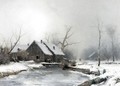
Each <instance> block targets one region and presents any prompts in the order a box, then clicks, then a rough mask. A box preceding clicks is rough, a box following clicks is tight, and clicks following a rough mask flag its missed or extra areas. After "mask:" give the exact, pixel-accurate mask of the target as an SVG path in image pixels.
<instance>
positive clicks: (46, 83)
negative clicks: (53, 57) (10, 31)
mask: <svg viewBox="0 0 120 86" xmlns="http://www.w3.org/2000/svg"><path fill="white" fill-rule="evenodd" d="M87 79H88V77H86V76H83V75H81V74H80V73H73V72H70V71H67V70H62V69H59V68H42V69H39V70H34V71H27V72H22V73H20V74H18V75H15V76H9V77H6V78H3V79H0V86H76V85H78V84H80V83H81V82H83V81H85V80H87Z"/></svg>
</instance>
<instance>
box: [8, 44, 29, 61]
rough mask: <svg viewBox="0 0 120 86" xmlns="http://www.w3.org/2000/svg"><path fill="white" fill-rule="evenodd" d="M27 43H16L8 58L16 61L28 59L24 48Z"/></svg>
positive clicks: (26, 46)
mask: <svg viewBox="0 0 120 86" xmlns="http://www.w3.org/2000/svg"><path fill="white" fill-rule="evenodd" d="M28 47H29V45H16V46H15V47H14V48H13V50H12V51H11V53H10V60H12V61H18V60H28V58H27V55H28V53H27V52H26V49H27V48H28Z"/></svg>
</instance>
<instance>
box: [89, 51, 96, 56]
mask: <svg viewBox="0 0 120 86" xmlns="http://www.w3.org/2000/svg"><path fill="white" fill-rule="evenodd" d="M95 53H96V52H93V53H92V54H90V55H89V56H88V57H92V56H93V55H94V54H95Z"/></svg>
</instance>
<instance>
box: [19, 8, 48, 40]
mask: <svg viewBox="0 0 120 86" xmlns="http://www.w3.org/2000/svg"><path fill="white" fill-rule="evenodd" d="M20 18H22V20H23V22H24V23H25V24H26V25H29V27H30V29H31V30H29V31H30V32H32V33H34V37H36V39H38V38H39V39H40V38H44V37H43V36H44V34H45V33H46V32H48V31H49V28H48V26H49V24H50V21H49V18H48V14H45V13H43V12H42V11H37V10H31V9H29V10H25V11H24V12H22V14H21V17H20Z"/></svg>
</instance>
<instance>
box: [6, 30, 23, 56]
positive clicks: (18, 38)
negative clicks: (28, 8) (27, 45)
mask: <svg viewBox="0 0 120 86" xmlns="http://www.w3.org/2000/svg"><path fill="white" fill-rule="evenodd" d="M21 37H22V34H21V28H20V31H19V34H18V37H16V41H15V43H14V45H13V46H12V42H11V39H10V42H11V49H10V51H9V52H8V54H10V53H11V51H12V50H13V49H14V47H15V46H16V45H17V44H18V42H19V41H20V39H21Z"/></svg>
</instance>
